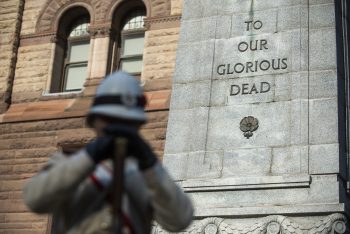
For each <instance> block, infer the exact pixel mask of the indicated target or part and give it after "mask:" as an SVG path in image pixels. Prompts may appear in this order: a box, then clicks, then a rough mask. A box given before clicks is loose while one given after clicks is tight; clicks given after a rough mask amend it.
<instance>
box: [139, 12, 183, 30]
mask: <svg viewBox="0 0 350 234" xmlns="http://www.w3.org/2000/svg"><path fill="white" fill-rule="evenodd" d="M180 20H181V15H172V16H166V17H150V18H146V19H145V27H146V29H147V30H157V29H164V28H176V27H180Z"/></svg>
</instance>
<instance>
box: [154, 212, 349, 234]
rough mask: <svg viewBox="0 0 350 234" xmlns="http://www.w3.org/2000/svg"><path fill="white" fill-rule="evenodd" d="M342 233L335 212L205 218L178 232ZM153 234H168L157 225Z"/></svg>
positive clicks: (343, 228)
mask: <svg viewBox="0 0 350 234" xmlns="http://www.w3.org/2000/svg"><path fill="white" fill-rule="evenodd" d="M345 231H346V218H345V216H344V215H343V214H339V213H335V214H331V215H328V216H315V217H310V216H307V217H287V216H283V215H270V216H266V217H262V218H254V219H251V218H245V219H230V218H227V219H226V218H215V217H212V218H205V219H202V220H196V221H194V222H193V224H192V225H191V226H190V227H189V228H188V229H186V230H185V231H183V232H180V233H203V234H219V233H222V234H226V233H227V234H229V233H232V234H279V233H281V234H282V233H283V234H304V233H305V234H306V233H308V234H325V233H331V234H342V233H345ZM152 233H153V234H158V233H168V232H166V231H164V230H163V229H162V228H161V227H160V226H159V225H158V226H155V227H154V229H153V232H152Z"/></svg>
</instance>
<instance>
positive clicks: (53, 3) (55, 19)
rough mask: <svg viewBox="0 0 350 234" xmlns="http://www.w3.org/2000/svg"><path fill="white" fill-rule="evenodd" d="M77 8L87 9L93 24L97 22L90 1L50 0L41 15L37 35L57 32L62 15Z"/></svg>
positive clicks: (37, 25)
mask: <svg viewBox="0 0 350 234" xmlns="http://www.w3.org/2000/svg"><path fill="white" fill-rule="evenodd" d="M95 2H96V0H95ZM76 6H81V7H84V8H86V10H88V11H89V13H90V17H91V22H94V21H95V14H94V10H93V9H94V7H93V4H92V3H91V1H90V0H71V1H68V0H65V1H59V0H48V1H47V2H46V4H45V6H44V7H43V9H42V10H41V12H40V14H39V18H38V21H37V24H36V33H42V32H50V31H51V32H52V31H53V32H56V31H57V28H58V23H59V20H60V18H61V16H62V14H64V12H66V11H67V10H68V9H70V8H72V7H76Z"/></svg>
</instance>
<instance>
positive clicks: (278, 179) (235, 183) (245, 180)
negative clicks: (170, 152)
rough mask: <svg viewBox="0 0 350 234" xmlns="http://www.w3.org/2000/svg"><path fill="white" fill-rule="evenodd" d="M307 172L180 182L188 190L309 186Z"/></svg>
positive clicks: (309, 180)
mask: <svg viewBox="0 0 350 234" xmlns="http://www.w3.org/2000/svg"><path fill="white" fill-rule="evenodd" d="M310 183H311V177H310V176H309V175H307V174H299V175H284V176H259V177H232V178H220V179H195V180H186V181H182V182H179V185H180V186H182V187H183V189H184V190H185V191H186V192H195V191H196V192H197V191H225V190H230V191H232V190H246V189H261V188H264V189H267V188H297V187H309V186H310Z"/></svg>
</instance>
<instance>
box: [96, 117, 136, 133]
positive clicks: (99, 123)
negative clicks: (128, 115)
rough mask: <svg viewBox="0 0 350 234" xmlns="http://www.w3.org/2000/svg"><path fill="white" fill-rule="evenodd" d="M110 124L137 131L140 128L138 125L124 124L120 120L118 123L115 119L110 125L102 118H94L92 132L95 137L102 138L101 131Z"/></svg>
mask: <svg viewBox="0 0 350 234" xmlns="http://www.w3.org/2000/svg"><path fill="white" fill-rule="evenodd" d="M110 124H121V125H123V126H126V127H130V128H134V129H136V130H137V131H138V130H139V129H140V128H141V124H140V123H133V122H125V121H122V120H120V121H118V120H117V119H116V120H115V121H114V122H113V123H110V122H107V121H106V120H104V119H102V118H98V117H96V118H95V119H94V122H93V130H94V132H95V134H96V136H97V137H101V136H103V135H104V132H103V129H104V128H106V127H107V126H108V125H110Z"/></svg>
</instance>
